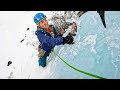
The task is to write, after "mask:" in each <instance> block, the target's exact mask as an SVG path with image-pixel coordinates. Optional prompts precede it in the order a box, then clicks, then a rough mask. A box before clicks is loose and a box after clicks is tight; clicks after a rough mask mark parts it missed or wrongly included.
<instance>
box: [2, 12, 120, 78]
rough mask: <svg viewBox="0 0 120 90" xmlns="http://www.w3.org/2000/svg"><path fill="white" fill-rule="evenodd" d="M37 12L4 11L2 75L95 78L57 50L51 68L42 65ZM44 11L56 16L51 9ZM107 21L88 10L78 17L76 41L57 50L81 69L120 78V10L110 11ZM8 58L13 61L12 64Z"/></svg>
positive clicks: (49, 65) (57, 47)
mask: <svg viewBox="0 0 120 90" xmlns="http://www.w3.org/2000/svg"><path fill="white" fill-rule="evenodd" d="M41 12H42V11H41ZM35 13H37V12H32V11H31V12H23V11H22V12H16V11H14V12H12V11H10V12H8V11H6V12H3V11H1V12H0V78H8V79H15V78H25V79H28V78H29V79H30V78H38V79H46V78H47V79H51V78H52V79H93V77H91V76H87V75H85V74H82V73H79V72H77V71H74V70H73V69H71V68H70V67H68V66H66V65H65V64H64V63H63V62H62V61H61V60H60V59H59V58H58V57H56V56H55V55H54V54H53V53H51V54H50V56H49V58H47V67H45V68H42V67H39V66H38V58H37V54H38V52H37V49H36V48H37V47H36V46H37V45H38V43H37V42H38V40H37V38H36V36H34V32H35V30H36V26H35V24H34V22H33V18H32V17H33V16H34V15H35ZM44 13H45V14H46V15H47V16H48V17H50V15H52V14H50V13H51V12H50V11H49V12H45V11H44ZM105 20H106V26H107V28H106V29H105V28H104V26H103V24H102V21H101V19H100V16H99V15H98V13H96V11H89V12H87V13H85V14H84V15H83V16H82V17H81V18H79V19H78V20H77V23H79V24H78V30H77V31H78V32H77V36H75V44H74V45H64V46H63V45H60V46H56V47H55V52H56V53H57V54H58V55H59V56H61V57H62V58H63V59H65V60H66V61H67V62H68V63H69V64H71V65H73V66H75V67H76V68H78V69H80V70H84V71H87V72H90V73H93V74H96V75H100V76H103V77H105V78H111V79H113V78H120V12H119V11H106V12H105ZM27 28H30V30H27ZM70 28H71V27H70ZM70 28H69V29H68V32H69V31H70ZM68 32H66V33H65V35H64V36H66V35H67V33H68ZM25 35H26V38H24V37H25ZM23 38H24V41H23V42H22V43H21V42H20V41H21V40H22V39H23ZM8 61H12V64H11V65H10V66H7V63H8Z"/></svg>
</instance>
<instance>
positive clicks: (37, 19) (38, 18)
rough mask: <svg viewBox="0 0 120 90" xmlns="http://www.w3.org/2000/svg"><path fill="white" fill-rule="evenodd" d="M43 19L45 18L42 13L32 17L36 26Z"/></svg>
mask: <svg viewBox="0 0 120 90" xmlns="http://www.w3.org/2000/svg"><path fill="white" fill-rule="evenodd" d="M44 18H46V16H45V15H44V14H43V13H37V14H36V15H35V16H34V22H35V23H36V24H38V23H39V22H40V21H41V20H43V19H44Z"/></svg>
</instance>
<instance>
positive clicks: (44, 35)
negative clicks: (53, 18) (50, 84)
mask: <svg viewBox="0 0 120 90" xmlns="http://www.w3.org/2000/svg"><path fill="white" fill-rule="evenodd" d="M50 27H51V28H53V29H52V30H53V32H54V35H55V36H54V37H53V36H52V35H51V34H50V33H48V32H46V31H45V30H43V29H40V28H39V27H37V31H36V33H35V34H36V35H37V38H38V40H39V42H40V44H41V47H42V49H43V50H44V51H46V53H50V52H51V50H52V49H53V48H54V47H55V46H56V45H61V44H63V37H61V36H58V34H57V32H56V30H55V28H54V27H53V26H52V25H51V26H50Z"/></svg>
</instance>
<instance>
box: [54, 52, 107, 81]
mask: <svg viewBox="0 0 120 90" xmlns="http://www.w3.org/2000/svg"><path fill="white" fill-rule="evenodd" d="M52 52H53V53H54V54H55V55H56V56H57V57H58V58H60V60H62V61H63V62H64V63H65V64H66V65H67V66H69V67H70V68H72V69H74V70H75V71H77V72H81V73H83V74H86V75H89V76H92V77H95V78H98V79H107V78H104V77H101V76H98V75H95V74H91V73H88V72H85V71H82V70H79V69H77V68H75V67H74V66H72V65H70V64H69V63H67V62H66V61H65V60H64V59H63V58H61V57H60V56H59V55H58V54H56V53H55V52H54V51H52Z"/></svg>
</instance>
